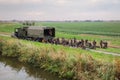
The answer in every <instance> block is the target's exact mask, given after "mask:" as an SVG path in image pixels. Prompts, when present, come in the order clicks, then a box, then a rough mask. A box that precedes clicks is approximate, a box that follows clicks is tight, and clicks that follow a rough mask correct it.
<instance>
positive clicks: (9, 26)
mask: <svg viewBox="0 0 120 80" xmlns="http://www.w3.org/2000/svg"><path fill="white" fill-rule="evenodd" d="M18 27H21V24H19V23H0V32H7V33H12V32H14V29H15V28H18Z"/></svg>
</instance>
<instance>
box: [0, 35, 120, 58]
mask: <svg viewBox="0 0 120 80" xmlns="http://www.w3.org/2000/svg"><path fill="white" fill-rule="evenodd" d="M0 36H7V37H11V35H7V34H0ZM89 50H90V51H92V52H98V53H101V54H108V55H109V54H110V55H113V56H120V54H119V53H113V52H105V51H99V50H93V49H89Z"/></svg>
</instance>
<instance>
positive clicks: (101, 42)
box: [100, 40, 103, 48]
mask: <svg viewBox="0 0 120 80" xmlns="http://www.w3.org/2000/svg"><path fill="white" fill-rule="evenodd" d="M100 48H103V41H102V40H101V41H100Z"/></svg>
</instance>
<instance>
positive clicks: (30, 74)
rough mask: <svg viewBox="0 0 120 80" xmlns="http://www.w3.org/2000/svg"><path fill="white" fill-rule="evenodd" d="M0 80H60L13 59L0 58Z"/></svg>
mask: <svg viewBox="0 0 120 80" xmlns="http://www.w3.org/2000/svg"><path fill="white" fill-rule="evenodd" d="M0 80H60V79H59V78H58V77H56V76H55V75H52V74H51V73H49V72H47V71H44V70H42V69H40V68H35V67H33V66H30V65H28V64H23V63H21V62H19V61H18V60H17V59H15V58H5V57H1V56H0Z"/></svg>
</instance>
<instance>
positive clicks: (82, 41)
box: [81, 39, 84, 47]
mask: <svg viewBox="0 0 120 80" xmlns="http://www.w3.org/2000/svg"><path fill="white" fill-rule="evenodd" d="M83 46H84V40H83V39H81V47H83Z"/></svg>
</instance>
